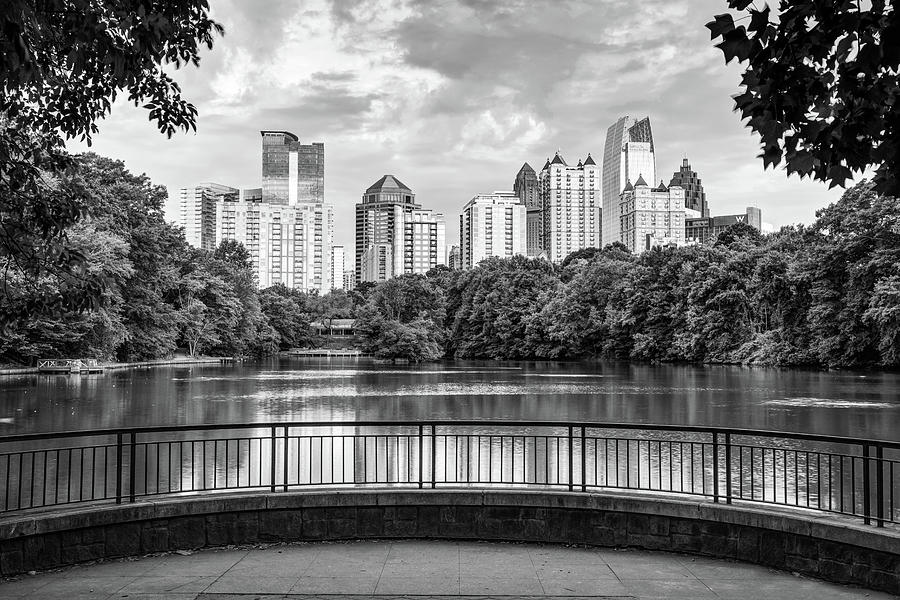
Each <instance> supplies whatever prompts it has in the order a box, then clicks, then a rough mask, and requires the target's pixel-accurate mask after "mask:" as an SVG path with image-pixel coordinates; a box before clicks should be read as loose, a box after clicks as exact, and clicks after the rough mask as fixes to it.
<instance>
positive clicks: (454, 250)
mask: <svg viewBox="0 0 900 600" xmlns="http://www.w3.org/2000/svg"><path fill="white" fill-rule="evenodd" d="M447 266H448V267H450V269H452V270H454V271H457V270H459V269H461V268H462V254H461V252H460V250H459V246H452V247H451V248H450V252H449V254H448V255H447Z"/></svg>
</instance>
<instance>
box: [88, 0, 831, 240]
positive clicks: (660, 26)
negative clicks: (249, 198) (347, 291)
mask: <svg viewBox="0 0 900 600" xmlns="http://www.w3.org/2000/svg"><path fill="white" fill-rule="evenodd" d="M211 4H212V5H213V8H212V14H213V16H214V18H216V19H217V20H218V21H219V22H221V23H222V24H223V25H224V26H225V31H226V33H225V36H224V38H220V39H219V40H218V41H217V42H216V45H215V48H214V49H213V50H212V51H209V52H205V53H204V57H203V60H202V61H201V64H200V67H199V68H189V69H183V70H181V71H178V72H177V74H176V78H177V79H178V80H179V81H180V82H181V83H182V85H183V88H184V92H185V96H186V97H187V98H188V99H189V100H191V101H192V102H194V103H195V104H196V105H197V108H198V110H199V113H200V115H199V119H198V131H197V133H196V134H194V133H190V134H179V135H176V136H175V137H173V138H172V139H167V138H166V137H165V136H163V135H161V134H159V133H158V132H157V130H156V129H155V128H154V127H153V125H152V124H151V123H149V122H148V120H147V116H146V112H145V111H143V110H141V109H136V108H133V107H131V106H128V105H127V104H124V103H121V102H120V103H117V104H116V105H115V107H114V109H113V114H112V116H111V117H110V118H109V119H108V120H107V121H105V122H104V123H102V124H101V125H100V134H99V135H98V136H97V137H96V138H95V143H94V150H95V151H96V152H99V153H101V154H104V155H107V156H110V157H114V158H119V159H122V160H124V161H125V163H126V165H127V167H128V168H129V169H131V170H132V171H134V172H137V173H141V172H143V173H147V174H148V175H149V176H150V177H151V179H152V180H153V181H154V183H158V184H162V185H165V186H166V187H167V188H168V189H169V193H170V202H169V205H168V207H167V208H168V214H169V216H170V218H172V219H174V218H175V217H176V215H177V200H175V201H173V200H174V199H175V198H177V193H178V189H179V188H180V187H183V186H189V185H193V184H196V183H199V182H201V181H215V182H219V183H224V184H227V185H232V186H235V187H259V185H260V172H261V164H260V135H259V130H260V129H279V130H288V131H292V132H294V133H295V134H297V135H298V136H300V139H301V141H302V142H304V143H309V142H313V141H321V142H324V143H325V188H326V194H325V198H326V201H328V202H330V203H333V204H334V205H336V207H337V210H336V213H337V217H336V225H335V243H336V244H339V243H345V244H347V245H348V246H349V245H352V244H353V226H354V225H353V205H354V204H355V203H356V202H358V201H359V199H360V196H361V195H362V193H363V191H364V190H365V189H366V188H367V187H368V186H369V185H371V184H372V183H373V182H375V181H376V180H377V179H379V178H380V177H381V176H382V175H384V174H386V173H391V174H393V175H395V176H396V177H397V178H399V179H400V180H401V181H403V182H404V183H406V184H407V185H408V186H409V187H411V188H412V189H413V191H414V192H415V193H416V197H417V200H418V201H419V202H420V203H421V204H423V205H424V206H425V207H426V208H434V209H437V210H440V211H443V212H444V214H445V216H446V218H447V237H448V243H450V242H455V240H457V239H458V234H459V231H458V228H459V225H458V223H459V220H458V215H459V210H460V209H461V208H462V205H463V204H464V203H465V202H466V201H467V200H468V199H469V198H471V197H472V196H473V195H474V194H476V193H483V192H490V191H493V190H501V189H511V188H512V182H513V179H514V177H515V175H516V172H517V171H518V170H519V167H521V165H522V163H523V162H525V161H527V162H529V163H530V164H531V165H532V166H533V167H534V168H535V170H539V169H540V167H541V166H542V165H543V163H544V160H546V158H547V157H548V156H552V155H553V153H554V152H555V151H556V150H557V148H559V149H560V150H561V151H562V154H563V156H564V157H565V159H566V160H567V161H568V162H569V163H575V162H577V160H578V159H579V158H583V157H584V156H585V155H586V154H587V153H588V152H591V153H593V155H594V156H595V157H597V158H598V162H599V158H600V157H602V154H603V143H604V140H605V136H606V129H607V127H609V125H610V124H611V123H612V122H613V121H615V119H616V118H617V117H619V116H622V115H626V114H629V115H632V116H636V117H637V116H644V115H649V116H650V120H651V124H652V127H653V135H654V139H655V142H656V152H657V158H656V161H657V169H658V177H657V178H659V177H663V178H664V179H665V180H666V183H668V181H669V178H670V177H671V175H672V172H673V171H675V170H676V169H677V167H678V166H679V165H680V163H681V159H682V157H683V156H686V157H688V158H689V159H690V162H691V164H692V166H693V167H694V169H695V170H696V171H698V172H699V175H700V177H701V178H702V180H703V185H704V187H705V189H706V191H707V197H708V199H709V204H710V209H711V211H712V214H714V215H715V214H733V213H736V212H743V208H744V207H745V206H748V205H755V206H759V207H760V208H762V211H763V220H764V221H768V222H770V223H773V224H776V225H782V224H787V223H798V222H806V223H808V222H810V221H811V220H812V219H813V217H814V214H815V211H816V210H817V209H818V208H821V207H823V206H826V205H827V204H829V203H831V202H833V201H835V200H836V199H837V198H838V197H839V195H840V193H841V190H840V189H833V190H831V191H829V190H827V189H826V186H825V185H823V184H821V183H818V182H811V181H809V180H804V181H800V180H799V179H798V178H796V177H792V178H790V179H788V178H787V177H786V174H785V172H784V171H783V170H781V169H780V168H779V169H778V170H774V171H773V170H772V169H769V170H768V171H764V170H763V168H762V162H761V160H759V159H758V158H756V155H757V154H758V153H759V148H758V140H757V139H756V138H755V137H753V136H751V134H750V132H749V130H747V129H745V128H744V126H743V125H742V123H741V122H740V120H739V118H738V115H736V114H735V113H733V112H732V106H733V102H732V100H731V95H732V94H734V93H736V92H737V91H738V84H739V81H740V71H739V69H738V68H737V67H736V66H735V65H734V64H732V65H731V66H729V67H726V66H725V64H724V60H723V58H722V54H721V52H720V51H719V50H717V49H715V48H714V47H713V46H712V44H711V42H710V40H709V32H708V30H707V29H706V28H705V27H704V24H705V23H706V22H707V21H709V20H710V19H711V17H712V16H713V15H714V14H716V13H719V12H724V8H725V2H724V0H722V1H720V0H642V1H640V2H634V1H632V0H629V1H618V0H616V1H613V0H553V1H552V2H545V1H536V0H535V1H533V0H455V1H450V0H447V1H444V0H332V1H330V2H329V1H327V0H301V1H289V0H266V1H265V2H257V1H251V0H212V2H211ZM79 148H80V147H79V146H73V149H79Z"/></svg>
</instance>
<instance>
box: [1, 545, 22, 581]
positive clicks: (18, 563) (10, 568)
mask: <svg viewBox="0 0 900 600" xmlns="http://www.w3.org/2000/svg"><path fill="white" fill-rule="evenodd" d="M25 567H26V565H25V556H24V551H23V548H22V540H12V541H10V542H3V544H2V545H0V577H9V576H11V575H18V574H19V573H24V572H25V571H26V570H27V569H26V568H25Z"/></svg>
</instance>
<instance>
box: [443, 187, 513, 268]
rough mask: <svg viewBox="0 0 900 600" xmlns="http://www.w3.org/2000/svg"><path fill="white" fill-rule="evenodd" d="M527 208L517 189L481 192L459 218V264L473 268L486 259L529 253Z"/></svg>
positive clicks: (462, 266)
mask: <svg viewBox="0 0 900 600" xmlns="http://www.w3.org/2000/svg"><path fill="white" fill-rule="evenodd" d="M526 211H527V209H526V207H525V205H524V204H522V202H520V200H519V196H518V194H516V193H515V192H494V193H493V194H478V195H477V196H475V197H474V198H472V199H471V200H469V201H468V202H467V203H466V205H465V206H464V207H463V210H462V214H461V215H460V217H459V255H460V263H461V264H460V267H461V268H463V269H471V268H472V267H474V266H476V265H477V264H478V263H480V262H481V261H482V260H484V259H485V258H490V257H492V256H499V257H500V258H510V257H512V256H514V255H516V254H525V252H526V239H525V238H526V232H525V223H526V214H527V212H526Z"/></svg>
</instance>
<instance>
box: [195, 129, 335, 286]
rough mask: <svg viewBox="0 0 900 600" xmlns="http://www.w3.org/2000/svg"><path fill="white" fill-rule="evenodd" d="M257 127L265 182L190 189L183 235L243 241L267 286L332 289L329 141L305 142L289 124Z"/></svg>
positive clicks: (206, 243) (203, 243) (201, 242)
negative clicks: (326, 144) (327, 194)
mask: <svg viewBox="0 0 900 600" xmlns="http://www.w3.org/2000/svg"><path fill="white" fill-rule="evenodd" d="M260 133H261V134H262V175H263V176H262V184H263V185H262V187H261V188H253V189H244V190H238V189H237V188H232V187H228V186H223V185H219V184H201V185H200V186H197V187H195V188H185V189H184V190H182V192H181V205H182V206H181V213H182V214H181V221H182V225H183V226H184V227H185V234H186V237H187V239H188V241H189V242H190V243H192V244H195V245H197V246H198V247H201V248H205V249H208V250H212V249H214V248H215V247H216V246H217V245H218V244H221V243H222V242H223V241H224V240H229V239H230V240H236V241H239V242H241V243H242V244H243V245H244V246H245V247H246V248H247V251H248V252H249V253H250V260H251V262H252V263H253V267H254V270H255V272H256V279H257V283H258V285H259V286H260V287H262V288H265V287H269V286H271V285H273V284H276V283H282V284H284V285H286V286H288V287H292V288H297V289H301V290H304V291H311V290H319V291H320V292H323V293H325V292H328V291H330V290H331V288H332V273H331V243H332V237H333V232H334V208H333V207H332V206H331V205H330V204H326V203H325V194H324V190H325V162H324V160H325V149H324V145H323V144H321V143H315V144H311V145H303V144H300V143H299V141H298V138H297V136H295V135H294V134H292V133H290V132H288V131H262V132H260ZM198 214H199V215H200V218H199V220H198ZM198 223H199V225H198ZM198 232H199V233H198ZM210 240H211V241H210Z"/></svg>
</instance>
